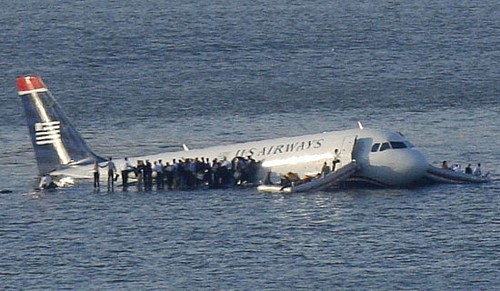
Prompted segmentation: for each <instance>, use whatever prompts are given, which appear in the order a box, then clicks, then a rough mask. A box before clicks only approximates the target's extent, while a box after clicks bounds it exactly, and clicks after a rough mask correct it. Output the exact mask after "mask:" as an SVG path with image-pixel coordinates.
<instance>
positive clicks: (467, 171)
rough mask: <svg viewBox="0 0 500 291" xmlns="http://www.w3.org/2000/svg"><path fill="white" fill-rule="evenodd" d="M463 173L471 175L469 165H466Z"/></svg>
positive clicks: (470, 166)
mask: <svg viewBox="0 0 500 291" xmlns="http://www.w3.org/2000/svg"><path fill="white" fill-rule="evenodd" d="M465 173H466V174H472V165H471V164H468V165H467V167H465Z"/></svg>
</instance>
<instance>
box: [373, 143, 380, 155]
mask: <svg viewBox="0 0 500 291" xmlns="http://www.w3.org/2000/svg"><path fill="white" fill-rule="evenodd" d="M379 146H380V144H379V143H374V144H373V146H372V153H374V152H376V151H378V147H379Z"/></svg>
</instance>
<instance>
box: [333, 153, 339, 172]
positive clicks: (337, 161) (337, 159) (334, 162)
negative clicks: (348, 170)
mask: <svg viewBox="0 0 500 291" xmlns="http://www.w3.org/2000/svg"><path fill="white" fill-rule="evenodd" d="M338 163H340V151H339V149H335V151H334V157H333V161H332V172H335V167H336V166H337V164H338Z"/></svg>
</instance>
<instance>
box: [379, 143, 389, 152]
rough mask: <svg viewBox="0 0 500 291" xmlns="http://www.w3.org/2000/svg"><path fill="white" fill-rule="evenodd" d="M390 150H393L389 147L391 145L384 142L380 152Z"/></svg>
mask: <svg viewBox="0 0 500 291" xmlns="http://www.w3.org/2000/svg"><path fill="white" fill-rule="evenodd" d="M390 148H391V146H390V145H389V143H388V142H384V143H383V144H382V146H381V147H380V151H381V152H383V151H385V150H388V149H390Z"/></svg>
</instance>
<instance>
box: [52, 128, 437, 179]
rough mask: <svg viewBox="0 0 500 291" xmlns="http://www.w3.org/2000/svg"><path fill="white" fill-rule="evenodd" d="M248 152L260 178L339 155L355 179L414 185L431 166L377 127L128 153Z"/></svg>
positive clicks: (87, 169)
mask: <svg viewBox="0 0 500 291" xmlns="http://www.w3.org/2000/svg"><path fill="white" fill-rule="evenodd" d="M336 149H337V150H338V151H337V153H336V152H335V150H336ZM248 156H251V157H252V158H253V159H254V160H256V161H257V162H261V163H262V171H260V172H259V175H260V177H263V176H264V175H265V173H267V172H269V171H270V172H271V173H272V174H273V175H274V176H275V177H278V176H281V175H283V174H284V173H287V172H294V173H297V174H298V175H299V176H304V175H311V174H317V173H319V172H320V171H321V168H322V165H323V164H324V162H326V163H327V164H328V165H330V166H331V165H332V160H333V159H334V158H337V159H339V160H340V163H338V164H337V169H338V168H339V167H342V166H343V165H346V164H348V163H349V162H351V161H352V160H356V162H357V164H358V166H359V170H358V172H357V173H356V175H355V176H354V177H353V179H352V180H354V181H358V180H361V181H364V182H368V183H373V184H378V185H384V186H404V185H408V184H411V183H413V182H415V181H417V180H418V179H420V178H422V177H423V176H424V174H425V172H426V170H427V167H428V162H427V161H426V159H425V157H424V156H423V155H422V153H421V152H420V151H418V150H417V149H416V148H414V147H413V145H411V143H410V142H409V141H408V140H407V139H406V138H405V137H404V136H403V135H401V134H398V133H394V132H390V131H386V130H375V129H352V130H345V131H336V132H325V133H320V134H313V135H304V136H297V137H286V138H278V139H271V140H263V141H255V142H247V143H237V144H231V145H223V146H215V147H209V148H205V149H193V150H189V151H179V152H166V153H161V154H155V155H149V156H142V157H130V158H129V161H130V162H131V163H132V164H133V165H136V164H137V161H138V160H143V161H145V160H149V161H150V162H151V163H153V162H154V161H158V160H162V162H163V163H164V164H165V163H166V162H170V163H171V162H172V160H173V159H176V160H179V159H186V158H189V159H195V158H200V159H201V158H205V159H209V160H210V161H212V160H213V159H215V158H217V159H218V160H223V159H224V157H226V158H227V159H228V160H229V161H231V159H233V158H234V157H245V158H246V157H248ZM114 162H115V165H116V167H117V169H118V171H119V170H120V169H121V167H122V165H123V163H124V160H123V159H119V158H118V159H116V158H114ZM91 172H92V166H91V165H86V166H83V165H76V166H71V167H69V168H66V169H61V170H58V171H56V172H53V174H56V175H68V176H73V177H81V178H83V177H88V178H90V177H91V175H92V173H91ZM102 172H104V171H102ZM102 176H105V175H101V177H102Z"/></svg>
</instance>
